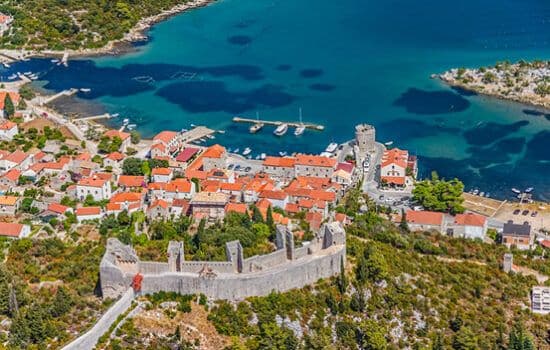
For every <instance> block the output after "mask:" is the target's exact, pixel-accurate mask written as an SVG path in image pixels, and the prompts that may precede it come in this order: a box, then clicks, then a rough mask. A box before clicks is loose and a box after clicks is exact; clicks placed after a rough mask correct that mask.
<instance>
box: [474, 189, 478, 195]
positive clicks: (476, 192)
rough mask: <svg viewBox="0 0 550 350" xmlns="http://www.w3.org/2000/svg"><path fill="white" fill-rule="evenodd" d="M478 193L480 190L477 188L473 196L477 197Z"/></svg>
mask: <svg viewBox="0 0 550 350" xmlns="http://www.w3.org/2000/svg"><path fill="white" fill-rule="evenodd" d="M478 193H479V190H478V189H477V188H476V189H475V190H474V192H473V194H474V195H475V196H477V194H478Z"/></svg>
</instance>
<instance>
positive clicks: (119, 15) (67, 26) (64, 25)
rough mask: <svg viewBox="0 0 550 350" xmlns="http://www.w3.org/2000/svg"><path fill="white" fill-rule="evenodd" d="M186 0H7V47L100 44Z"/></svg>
mask: <svg viewBox="0 0 550 350" xmlns="http://www.w3.org/2000/svg"><path fill="white" fill-rule="evenodd" d="M184 2H186V0H155V1H150V0H117V1H97V0H96V1H87V0H71V1H52V0H3V1H0V12H3V13H6V14H9V15H12V16H13V17H14V22H13V28H12V30H11V31H10V32H9V33H8V34H6V35H4V36H3V37H2V38H1V40H0V44H1V45H2V46H3V47H5V48H21V47H24V48H28V49H53V50H63V49H79V48H99V47H102V46H104V45H105V44H107V43H108V42H109V41H111V40H116V39H122V37H123V36H124V34H125V33H127V32H128V31H129V30H130V29H131V28H132V27H133V26H135V25H136V23H137V22H138V21H139V20H140V19H142V18H144V17H149V16H153V15H156V14H159V13H160V12H162V11H164V10H167V9H170V8H172V7H174V6H176V5H178V4H181V3H184Z"/></svg>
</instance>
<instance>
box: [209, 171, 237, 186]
mask: <svg viewBox="0 0 550 350" xmlns="http://www.w3.org/2000/svg"><path fill="white" fill-rule="evenodd" d="M206 180H210V181H219V182H226V183H230V184H232V183H234V182H235V173H234V172H233V171H231V170H225V169H212V170H210V171H209V172H208V174H207V175H206Z"/></svg>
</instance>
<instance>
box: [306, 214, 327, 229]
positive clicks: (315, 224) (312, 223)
mask: <svg viewBox="0 0 550 350" xmlns="http://www.w3.org/2000/svg"><path fill="white" fill-rule="evenodd" d="M305 220H306V221H307V222H308V223H309V228H310V229H311V230H313V231H317V230H319V229H320V228H321V223H322V222H323V215H321V214H320V213H317V212H307V213H306V217H305Z"/></svg>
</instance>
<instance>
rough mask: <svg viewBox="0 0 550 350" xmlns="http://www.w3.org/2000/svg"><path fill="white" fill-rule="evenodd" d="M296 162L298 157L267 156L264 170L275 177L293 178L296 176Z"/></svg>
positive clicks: (263, 166)
mask: <svg viewBox="0 0 550 350" xmlns="http://www.w3.org/2000/svg"><path fill="white" fill-rule="evenodd" d="M295 163H296V159H295V158H292V157H266V158H265V160H264V161H263V163H262V170H263V172H264V173H266V174H268V175H269V176H271V177H272V178H274V179H293V178H294V177H295V176H296V171H295V169H294V165H295Z"/></svg>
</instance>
